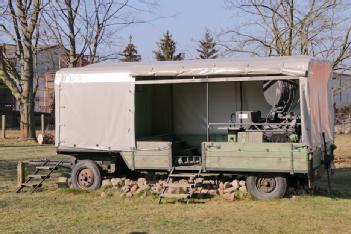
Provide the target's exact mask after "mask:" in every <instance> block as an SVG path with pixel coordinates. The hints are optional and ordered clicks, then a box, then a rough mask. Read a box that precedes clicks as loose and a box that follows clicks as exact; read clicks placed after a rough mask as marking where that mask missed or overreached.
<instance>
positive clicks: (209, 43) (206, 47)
mask: <svg viewBox="0 0 351 234" xmlns="http://www.w3.org/2000/svg"><path fill="white" fill-rule="evenodd" d="M216 45H217V43H216V42H215V40H214V38H213V36H212V35H211V33H210V32H209V31H208V30H206V32H205V35H204V38H203V39H202V40H200V41H199V49H197V52H199V57H200V58H201V59H215V58H217V57H218V54H217V53H218V50H217V49H216Z"/></svg>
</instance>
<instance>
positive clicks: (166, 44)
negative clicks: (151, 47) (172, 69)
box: [153, 31, 184, 61]
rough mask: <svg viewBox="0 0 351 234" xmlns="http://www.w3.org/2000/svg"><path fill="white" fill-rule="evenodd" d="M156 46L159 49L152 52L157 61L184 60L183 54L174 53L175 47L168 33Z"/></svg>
mask: <svg viewBox="0 0 351 234" xmlns="http://www.w3.org/2000/svg"><path fill="white" fill-rule="evenodd" d="M157 46H158V47H159V49H158V51H153V52H154V54H155V58H156V60H158V61H175V60H183V59H184V54H182V53H178V54H177V53H176V51H177V46H176V43H175V41H173V39H172V35H171V34H170V33H169V31H167V32H166V33H165V34H163V38H162V39H161V40H160V42H158V43H157Z"/></svg>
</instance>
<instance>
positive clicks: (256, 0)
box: [221, 0, 351, 70]
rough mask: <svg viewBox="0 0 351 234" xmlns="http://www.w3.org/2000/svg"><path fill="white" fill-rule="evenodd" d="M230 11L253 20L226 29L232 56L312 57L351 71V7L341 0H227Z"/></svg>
mask: <svg viewBox="0 0 351 234" xmlns="http://www.w3.org/2000/svg"><path fill="white" fill-rule="evenodd" d="M226 4H227V7H228V9H230V10H234V11H239V12H240V13H241V14H244V16H245V17H240V18H245V19H249V20H247V21H245V23H244V24H242V25H240V26H238V27H236V28H234V29H228V30H225V31H224V32H223V34H222V36H224V37H226V38H227V39H228V38H229V40H228V41H226V42H225V43H223V42H222V43H221V45H223V46H224V47H226V49H227V51H228V52H229V53H232V52H239V53H250V54H254V55H258V56H262V55H264V56H272V55H282V56H284V55H285V56H290V55H311V56H315V57H320V58H323V59H328V60H332V61H333V62H334V64H333V66H334V69H335V70H345V69H346V70H347V69H350V57H351V51H350V46H351V35H350V32H351V17H350V15H349V12H348V9H350V4H349V3H347V2H345V1H341V0H309V1H295V0H245V1H236V0H226Z"/></svg>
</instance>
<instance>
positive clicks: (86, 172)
mask: <svg viewBox="0 0 351 234" xmlns="http://www.w3.org/2000/svg"><path fill="white" fill-rule="evenodd" d="M71 181H72V187H73V188H74V189H83V190H96V189H98V188H100V187H101V170H100V167H99V165H98V164H97V163H96V162H94V161H92V160H82V161H79V162H78V163H77V164H76V165H75V166H74V167H73V170H72V174H71Z"/></svg>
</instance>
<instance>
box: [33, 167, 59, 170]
mask: <svg viewBox="0 0 351 234" xmlns="http://www.w3.org/2000/svg"><path fill="white" fill-rule="evenodd" d="M36 169H38V170H57V167H55V166H39V167H36Z"/></svg>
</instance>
